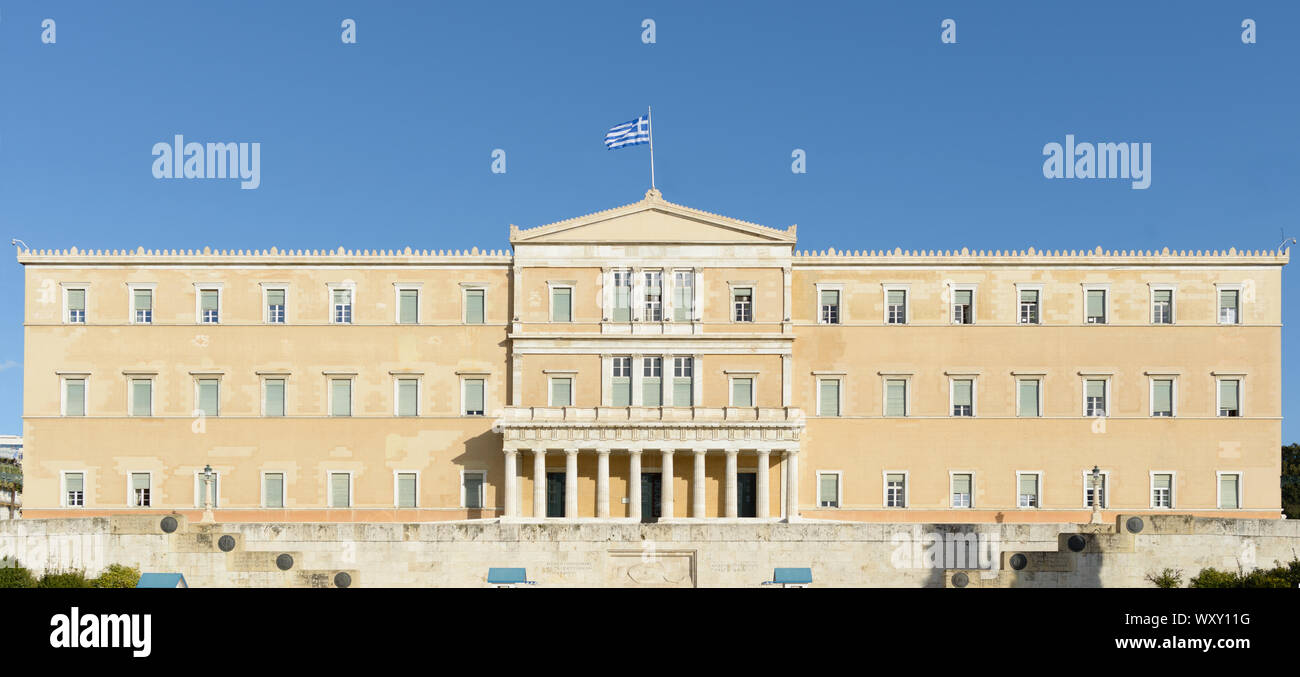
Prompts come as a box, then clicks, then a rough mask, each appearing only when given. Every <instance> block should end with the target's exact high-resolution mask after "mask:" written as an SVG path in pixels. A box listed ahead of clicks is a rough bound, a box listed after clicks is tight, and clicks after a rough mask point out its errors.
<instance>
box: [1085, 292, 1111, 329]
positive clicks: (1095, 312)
mask: <svg viewBox="0 0 1300 677" xmlns="http://www.w3.org/2000/svg"><path fill="white" fill-rule="evenodd" d="M1087 305H1088V308H1087V321H1088V324H1106V291H1105V290H1104V289H1089V290H1088V293H1087Z"/></svg>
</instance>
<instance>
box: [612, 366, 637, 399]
mask: <svg viewBox="0 0 1300 677" xmlns="http://www.w3.org/2000/svg"><path fill="white" fill-rule="evenodd" d="M610 369H611V373H610V388H611V392H610V405H611V406H615V407H630V406H632V358H630V357H615V358H613V359H611V360H610Z"/></svg>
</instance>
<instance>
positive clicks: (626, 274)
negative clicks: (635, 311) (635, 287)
mask: <svg viewBox="0 0 1300 677" xmlns="http://www.w3.org/2000/svg"><path fill="white" fill-rule="evenodd" d="M614 321H615V322H631V321H632V271H630V270H626V269H618V270H615V271H614Z"/></svg>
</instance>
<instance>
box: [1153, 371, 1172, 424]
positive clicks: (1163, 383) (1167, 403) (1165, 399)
mask: <svg viewBox="0 0 1300 677" xmlns="http://www.w3.org/2000/svg"><path fill="white" fill-rule="evenodd" d="M1151 415H1152V416H1173V415H1174V381H1173V379H1163V378H1158V379H1155V380H1153V381H1151Z"/></svg>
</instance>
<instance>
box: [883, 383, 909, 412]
mask: <svg viewBox="0 0 1300 677" xmlns="http://www.w3.org/2000/svg"><path fill="white" fill-rule="evenodd" d="M885 416H907V381H906V380H905V379H901V378H899V379H892V378H891V379H889V380H887V381H885Z"/></svg>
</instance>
